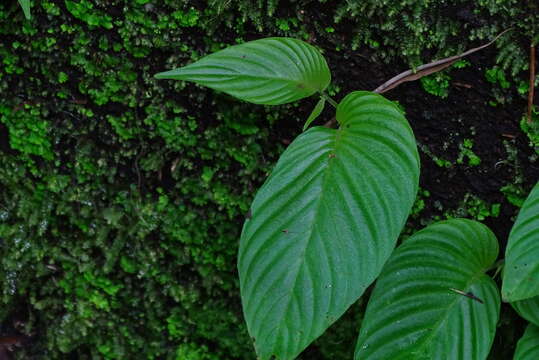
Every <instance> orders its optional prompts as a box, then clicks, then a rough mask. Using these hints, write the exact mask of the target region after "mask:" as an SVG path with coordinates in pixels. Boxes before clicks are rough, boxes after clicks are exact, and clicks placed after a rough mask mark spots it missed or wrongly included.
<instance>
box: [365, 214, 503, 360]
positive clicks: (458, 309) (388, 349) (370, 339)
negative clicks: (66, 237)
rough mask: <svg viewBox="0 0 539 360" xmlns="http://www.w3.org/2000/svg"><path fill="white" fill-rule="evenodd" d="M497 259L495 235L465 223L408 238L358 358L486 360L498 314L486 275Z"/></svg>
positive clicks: (370, 316) (377, 296) (378, 294)
mask: <svg viewBox="0 0 539 360" xmlns="http://www.w3.org/2000/svg"><path fill="white" fill-rule="evenodd" d="M497 255H498V243H497V241H496V237H495V236H494V234H492V232H491V231H490V230H489V229H488V228H487V227H486V226H484V225H482V224H480V223H478V222H475V221H471V220H466V219H453V220H448V221H442V222H438V223H436V224H433V225H430V226H429V227H427V228H426V229H423V230H421V231H419V232H417V233H416V234H414V235H413V236H412V237H410V238H409V239H407V240H406V241H405V242H404V244H403V245H402V246H400V247H399V248H398V249H397V250H396V251H395V253H394V254H393V255H392V256H391V258H390V259H389V261H388V263H387V265H386V266H385V267H384V270H383V272H382V274H381V275H380V278H379V279H378V281H377V283H376V287H375V288H374V290H373V293H372V295H371V298H370V300H369V304H368V305H367V310H366V313H365V318H364V319H363V322H362V327H361V331H360V335H359V339H358V343H357V347H356V353H355V359H362V360H363V359H367V360H375V359H380V360H387V359H391V360H399V359H402V360H416V359H429V360H431V359H455V360H462V359H473V360H479V359H485V358H486V357H487V355H488V352H489V349H490V346H491V344H492V340H493V337H494V333H495V331H496V322H497V321H498V315H499V310H500V297H499V294H498V289H497V288H496V284H495V283H494V281H493V280H492V279H491V278H490V277H488V276H487V275H485V271H486V270H487V269H488V268H489V267H490V266H491V265H492V263H493V262H494V261H495V260H496V257H497Z"/></svg>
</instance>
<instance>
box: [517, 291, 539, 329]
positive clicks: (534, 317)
mask: <svg viewBox="0 0 539 360" xmlns="http://www.w3.org/2000/svg"><path fill="white" fill-rule="evenodd" d="M511 306H512V307H513V309H515V311H516V312H517V313H518V314H519V315H520V316H521V317H523V318H524V319H526V320H528V321H529V322H531V323H532V324H535V325H537V326H539V296H535V297H532V298H529V299H524V300H519V301H515V302H512V303H511Z"/></svg>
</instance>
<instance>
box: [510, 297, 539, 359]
mask: <svg viewBox="0 0 539 360" xmlns="http://www.w3.org/2000/svg"><path fill="white" fill-rule="evenodd" d="M511 306H512V307H513V309H515V310H516V312H517V313H518V314H519V315H520V316H521V317H523V318H524V319H526V320H528V321H529V322H531V323H532V324H535V325H537V326H539V296H535V297H532V298H529V299H525V300H520V301H515V302H512V303H511ZM538 359H539V358H538Z"/></svg>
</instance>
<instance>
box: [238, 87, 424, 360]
mask: <svg viewBox="0 0 539 360" xmlns="http://www.w3.org/2000/svg"><path fill="white" fill-rule="evenodd" d="M339 109H340V110H339ZM373 109H376V110H377V113H373ZM337 117H338V120H339V122H340V123H341V124H343V126H342V127H341V129H339V130H333V129H327V128H323V127H314V128H311V129H309V130H308V131H306V132H305V133H303V134H301V135H300V136H299V137H298V138H297V139H296V140H295V141H294V142H293V143H292V144H291V145H290V146H289V147H288V149H287V150H286V151H285V152H284V154H283V155H282V156H281V158H280V159H279V162H278V163H277V165H276V167H275V169H274V170H273V172H272V174H271V175H270V177H269V178H268V180H267V181H266V183H265V184H264V185H263V186H262V188H261V189H260V190H259V192H258V193H257V195H256V197H255V200H254V201H253V205H252V207H251V219H249V220H247V221H246V222H245V225H244V228H243V231H242V236H241V240H240V251H239V256H238V257H239V261H238V270H239V274H240V288H241V295H242V304H243V309H244V315H245V318H246V322H247V327H248V330H249V333H250V334H251V336H252V337H253V338H254V339H255V340H254V341H255V348H256V350H257V353H258V356H259V357H260V359H262V360H267V359H270V358H271V356H272V355H275V356H277V359H291V358H294V357H295V356H297V355H298V354H299V352H301V351H302V350H303V349H304V348H305V347H306V346H307V345H308V344H309V343H310V342H311V341H313V340H314V339H315V338H316V337H318V336H319V335H320V334H321V333H322V332H323V331H324V330H325V329H326V328H327V327H328V326H329V325H330V324H331V323H333V322H334V321H335V320H336V319H337V318H338V317H340V316H341V315H342V313H343V312H344V311H345V310H346V309H347V308H348V307H349V306H350V305H351V304H352V303H353V302H354V301H355V300H357V298H358V297H359V296H360V295H361V294H362V293H363V291H364V290H365V288H366V287H367V286H368V285H369V284H370V283H372V281H373V280H374V279H375V277H376V276H377V275H378V273H379V271H380V269H381V267H382V266H383V264H384V262H385V261H386V259H387V258H388V257H389V254H390V253H391V251H392V249H393V247H394V245H395V242H396V239H397V237H398V234H399V233H400V231H401V229H402V227H403V226H404V223H405V220H406V218H407V215H408V212H409V210H410V208H411V206H412V204H413V202H414V199H415V194H416V192H417V187H418V176H419V157H418V154H417V148H416V146H415V139H414V138H413V133H412V131H411V129H410V127H409V125H408V123H407V122H406V119H405V118H404V116H403V115H402V113H401V112H400V111H399V110H398V109H397V108H396V106H395V105H394V104H392V103H391V102H389V101H388V100H385V99H383V98H382V97H381V96H379V95H375V94H371V93H367V92H355V93H352V94H350V95H348V96H347V97H346V98H345V99H344V100H343V101H342V102H341V104H339V107H338V110H337ZM392 141H398V143H397V144H393V143H392ZM388 172H389V173H390V174H391V175H392V176H387V173H388ZM381 224H384V226H381ZM258 314H264V316H262V315H258Z"/></svg>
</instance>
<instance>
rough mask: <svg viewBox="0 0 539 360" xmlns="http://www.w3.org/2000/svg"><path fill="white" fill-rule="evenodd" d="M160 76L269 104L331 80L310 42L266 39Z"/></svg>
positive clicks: (304, 94)
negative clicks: (190, 82)
mask: <svg viewBox="0 0 539 360" xmlns="http://www.w3.org/2000/svg"><path fill="white" fill-rule="evenodd" d="M155 77H156V78H157V79H175V80H185V81H192V82H195V83H198V84H200V85H204V86H208V87H210V88H212V89H215V90H219V91H223V92H225V93H227V94H230V95H232V96H234V97H236V98H238V99H241V100H245V101H248V102H252V103H255V104H266V105H279V104H285V103H289V102H292V101H295V100H299V99H302V98H304V97H308V96H311V95H312V94H314V93H315V92H319V91H322V90H324V89H325V88H326V87H327V86H328V85H329V82H330V80H331V74H330V72H329V67H328V65H327V63H326V60H325V59H324V57H323V56H322V54H320V52H319V51H318V50H317V49H316V48H314V47H313V46H311V45H309V44H307V43H306V42H303V41H301V40H297V39H292V38H265V39H260V40H254V41H250V42H247V43H244V44H240V45H235V46H230V47H228V48H226V49H223V50H221V51H218V52H216V53H213V54H210V55H207V56H205V57H203V58H202V59H200V60H198V61H197V62H195V63H193V64H189V65H187V66H184V67H181V68H178V69H174V70H171V71H166V72H161V73H158V74H156V75H155Z"/></svg>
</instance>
